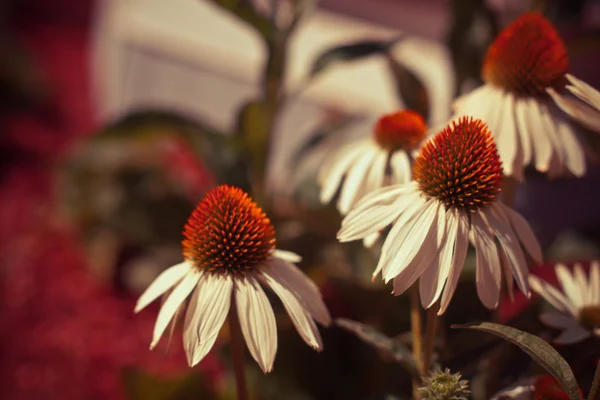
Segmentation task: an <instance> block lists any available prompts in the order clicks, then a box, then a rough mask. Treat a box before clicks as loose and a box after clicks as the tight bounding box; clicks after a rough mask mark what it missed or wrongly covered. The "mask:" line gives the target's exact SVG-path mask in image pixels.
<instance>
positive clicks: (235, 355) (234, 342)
mask: <svg viewBox="0 0 600 400" xmlns="http://www.w3.org/2000/svg"><path fill="white" fill-rule="evenodd" d="M228 318H229V337H230V340H231V344H230V346H231V359H232V362H233V372H234V374H235V389H236V393H237V399H238V400H248V388H247V386H246V373H245V371H244V340H243V338H242V329H241V328H240V321H239V319H238V315H237V310H236V306H235V304H232V307H231V311H230V312H229V317H228Z"/></svg>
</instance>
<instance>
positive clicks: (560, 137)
mask: <svg viewBox="0 0 600 400" xmlns="http://www.w3.org/2000/svg"><path fill="white" fill-rule="evenodd" d="M568 66H569V60H568V56H567V51H566V48H565V46H564V44H563V42H562V40H561V39H560V37H559V36H558V33H557V32H556V30H555V29H554V27H553V26H552V25H551V24H550V22H548V21H547V20H546V19H545V18H544V17H543V16H542V15H541V14H538V13H527V14H523V15H522V16H521V17H519V18H518V19H516V20H515V21H514V22H512V23H511V24H510V25H509V26H507V27H506V28H505V29H504V30H503V31H502V32H501V33H500V34H499V35H498V36H497V38H496V39H495V41H494V42H493V43H492V45H491V46H490V47H489V49H488V52H487V55H486V57H485V60H484V64H483V69H482V79H483V80H484V82H485V84H484V85H483V86H481V87H479V88H477V89H475V90H473V91H472V92H470V93H468V94H466V95H463V96H462V97H460V98H459V99H457V100H456V102H455V105H454V112H455V115H457V116H461V115H472V116H473V117H475V118H481V119H483V120H484V121H486V123H487V124H488V126H489V128H490V130H491V131H492V133H493V135H494V139H495V141H496V145H497V146H498V152H499V153H500V158H501V159H502V164H503V166H504V173H505V175H508V176H514V177H515V178H516V179H518V180H523V179H524V169H525V167H527V166H528V165H533V166H534V167H535V168H536V169H537V170H538V171H540V172H543V173H546V174H547V175H548V176H549V177H558V176H562V175H564V174H565V173H566V172H567V171H568V172H570V173H572V174H573V175H575V176H577V177H580V176H583V175H584V174H585V172H586V163H585V152H584V147H583V145H582V143H581V142H580V140H579V138H578V136H577V133H576V131H575V127H574V126H573V125H572V124H571V123H570V122H569V121H568V119H567V118H566V117H565V116H564V114H562V113H561V112H560V110H559V109H558V108H557V107H556V106H555V105H554V104H553V102H552V99H551V98H550V96H548V94H547V92H546V90H547V89H548V88H552V87H560V86H561V85H562V84H563V82H564V78H565V74H566V73H567V71H568Z"/></svg>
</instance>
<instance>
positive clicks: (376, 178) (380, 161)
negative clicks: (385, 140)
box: [364, 150, 388, 194]
mask: <svg viewBox="0 0 600 400" xmlns="http://www.w3.org/2000/svg"><path fill="white" fill-rule="evenodd" d="M387 159H388V154H387V152H386V151H383V150H379V151H377V152H376V153H375V158H374V159H373V163H372V165H371V168H370V169H369V173H368V175H367V180H366V185H365V189H364V192H365V194H367V193H371V192H372V191H374V190H376V189H379V188H380V187H382V186H383V180H384V178H385V168H386V164H387Z"/></svg>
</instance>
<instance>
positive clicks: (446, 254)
mask: <svg viewBox="0 0 600 400" xmlns="http://www.w3.org/2000/svg"><path fill="white" fill-rule="evenodd" d="M446 218H447V221H446V235H447V236H446V243H445V244H444V247H443V248H442V249H441V250H440V252H439V253H438V254H437V255H436V259H435V260H434V262H432V263H431V266H430V267H429V268H428V269H427V271H425V272H424V273H423V275H421V278H420V281H419V293H420V295H421V304H422V305H423V308H425V309H427V308H429V307H431V306H432V305H433V304H434V303H435V302H436V301H437V300H438V299H439V297H440V295H441V294H442V289H444V284H445V283H446V279H447V278H448V274H449V273H450V269H451V267H452V257H453V255H454V251H455V247H456V235H457V232H458V217H457V213H456V211H455V210H450V211H448V212H446ZM436 261H437V263H436Z"/></svg>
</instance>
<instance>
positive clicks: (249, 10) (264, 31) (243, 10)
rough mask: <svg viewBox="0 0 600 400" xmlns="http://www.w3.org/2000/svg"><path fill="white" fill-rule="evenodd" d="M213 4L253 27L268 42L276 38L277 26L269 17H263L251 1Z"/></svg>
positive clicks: (225, 0)
mask: <svg viewBox="0 0 600 400" xmlns="http://www.w3.org/2000/svg"><path fill="white" fill-rule="evenodd" d="M212 2H213V3H214V4H215V5H217V6H219V7H221V8H222V9H224V10H226V11H228V12H230V13H231V14H233V15H235V16H236V17H238V18H239V19H241V20H242V21H244V22H245V23H247V24H248V25H250V26H251V27H253V28H254V29H255V30H256V31H257V32H258V33H259V34H260V35H261V36H262V37H263V38H265V39H266V40H268V41H270V40H272V39H273V37H274V36H275V33H276V31H277V28H276V27H275V25H274V24H273V23H272V22H271V21H270V20H269V18H268V17H267V16H263V15H261V14H260V13H259V12H258V11H257V10H256V8H254V5H253V4H252V2H251V1H248V0H212Z"/></svg>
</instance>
